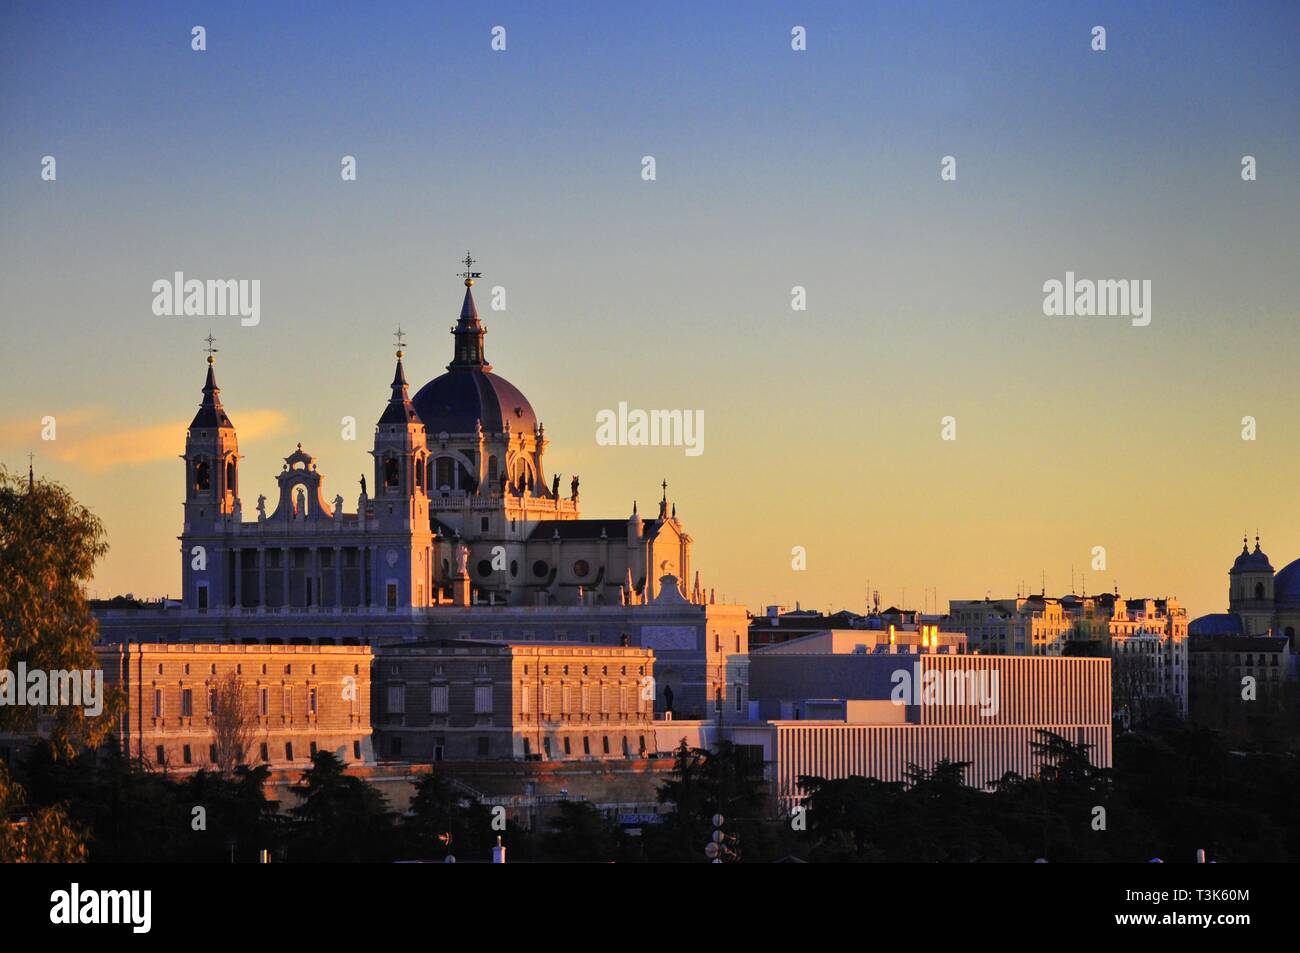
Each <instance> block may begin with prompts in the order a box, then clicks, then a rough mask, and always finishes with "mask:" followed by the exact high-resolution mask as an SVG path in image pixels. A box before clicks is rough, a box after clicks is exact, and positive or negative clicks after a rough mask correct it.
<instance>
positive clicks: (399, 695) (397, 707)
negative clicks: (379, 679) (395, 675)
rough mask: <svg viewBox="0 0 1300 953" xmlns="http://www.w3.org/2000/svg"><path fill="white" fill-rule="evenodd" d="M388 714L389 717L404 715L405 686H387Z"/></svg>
mask: <svg viewBox="0 0 1300 953" xmlns="http://www.w3.org/2000/svg"><path fill="white" fill-rule="evenodd" d="M388 713H389V714H390V715H403V714H405V713H406V686H405V685H389V686H388Z"/></svg>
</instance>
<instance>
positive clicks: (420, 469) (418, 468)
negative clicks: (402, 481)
mask: <svg viewBox="0 0 1300 953" xmlns="http://www.w3.org/2000/svg"><path fill="white" fill-rule="evenodd" d="M415 485H416V486H418V487H419V488H420V489H422V490H423V489H424V466H423V464H420V463H417V464H416V465H415Z"/></svg>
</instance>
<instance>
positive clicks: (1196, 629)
mask: <svg viewBox="0 0 1300 953" xmlns="http://www.w3.org/2000/svg"><path fill="white" fill-rule="evenodd" d="M1291 565H1293V566H1294V565H1295V563H1292V564H1291ZM1187 634H1188V636H1190V637H1197V636H1213V635H1243V634H1245V628H1244V627H1243V626H1242V624H1241V617H1240V616H1238V615H1235V614H1233V613H1231V612H1216V613H1214V614H1213V615H1203V616H1201V617H1200V618H1199V619H1193V620H1192V621H1191V622H1189V623H1188V624H1187Z"/></svg>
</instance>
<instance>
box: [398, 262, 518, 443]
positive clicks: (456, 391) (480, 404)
mask: <svg viewBox="0 0 1300 953" xmlns="http://www.w3.org/2000/svg"><path fill="white" fill-rule="evenodd" d="M465 259H466V261H465V264H466V268H469V267H471V266H472V264H473V259H472V258H470V257H469V255H466V256H465ZM477 277H479V275H478V273H477V272H472V271H468V270H467V271H466V272H465V300H464V303H463V304H462V305H461V309H460V320H459V321H457V322H456V326H455V327H454V328H452V329H451V333H452V336H453V338H454V339H455V341H456V349H455V352H454V354H453V356H452V361H451V363H450V364H448V365H447V373H446V374H443V375H442V376H441V377H435V378H434V379H433V380H431V381H429V383H427V384H425V385H424V386H423V387H421V388H420V390H419V393H417V394H416V395H415V397H414V398H413V399H412V401H411V403H413V404H414V405H415V411H416V413H418V414H419V415H420V419H421V420H422V421H424V430H425V433H426V434H428V435H429V436H430V437H436V436H437V435H438V434H440V433H448V434H453V433H455V434H472V433H474V432H475V431H476V430H477V429H478V424H479V423H480V422H482V424H483V430H484V431H485V432H486V433H501V432H502V431H503V430H505V429H506V425H507V424H509V425H510V430H511V432H512V433H518V432H520V431H532V430H534V429H536V427H537V415H536V414H534V413H533V405H532V404H530V403H528V398H527V397H525V396H524V395H523V394H522V393H521V392H520V390H519V388H517V387H515V385H514V384H511V383H510V382H509V381H508V380H506V379H505V378H504V377H498V376H497V375H496V374H493V373H492V365H491V364H489V363H488V361H487V355H486V353H485V352H484V348H483V338H484V336H485V335H486V334H487V328H486V327H484V326H483V324H482V322H480V321H479V318H478V308H476V307H475V306H474V293H473V291H472V290H471V289H472V288H473V287H474V279H475V278H477Z"/></svg>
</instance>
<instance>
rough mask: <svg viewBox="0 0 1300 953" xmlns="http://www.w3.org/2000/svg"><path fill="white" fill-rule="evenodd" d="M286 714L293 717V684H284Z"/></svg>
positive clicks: (287, 716)
mask: <svg viewBox="0 0 1300 953" xmlns="http://www.w3.org/2000/svg"><path fill="white" fill-rule="evenodd" d="M284 716H285V717H286V718H292V717H293V686H292V685H286V686H284Z"/></svg>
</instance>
